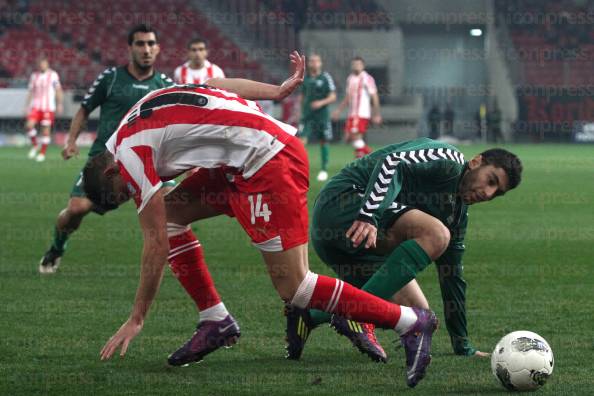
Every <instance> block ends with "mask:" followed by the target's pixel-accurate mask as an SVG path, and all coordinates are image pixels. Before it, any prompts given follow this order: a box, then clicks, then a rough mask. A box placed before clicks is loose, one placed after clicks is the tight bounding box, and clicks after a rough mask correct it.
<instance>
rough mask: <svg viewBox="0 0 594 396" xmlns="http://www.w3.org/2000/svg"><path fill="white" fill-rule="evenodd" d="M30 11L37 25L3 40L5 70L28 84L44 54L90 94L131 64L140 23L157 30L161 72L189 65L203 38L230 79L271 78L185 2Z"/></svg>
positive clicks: (68, 81)
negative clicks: (131, 43) (101, 77)
mask: <svg viewBox="0 0 594 396" xmlns="http://www.w3.org/2000/svg"><path fill="white" fill-rule="evenodd" d="M27 11H28V12H29V13H30V14H31V15H33V16H34V17H35V20H36V21H38V23H37V24H34V25H20V26H16V27H11V28H9V29H7V30H6V32H5V33H4V34H2V35H0V45H2V48H3V51H2V52H1V53H0V67H2V68H4V69H5V70H6V71H7V72H8V73H10V74H11V75H12V76H14V77H15V78H21V79H23V78H27V77H28V75H29V74H30V73H31V71H32V70H33V69H34V67H35V63H36V62H35V61H36V59H37V58H38V56H39V55H40V54H41V53H42V52H43V53H47V54H48V55H49V56H50V62H51V65H52V67H53V68H54V69H56V70H57V71H58V72H59V74H60V75H61V78H62V81H63V84H64V85H65V86H66V87H81V88H84V87H86V86H88V84H89V83H91V82H92V81H93V79H94V78H95V77H96V76H97V74H98V73H100V72H101V71H102V70H103V69H104V68H105V67H107V66H112V65H116V64H125V63H126V62H127V61H128V52H127V43H126V40H127V33H128V30H129V29H130V28H131V27H132V26H134V25H136V24H138V23H149V24H151V25H152V26H153V27H154V28H155V29H156V30H157V32H158V34H159V41H160V44H161V54H160V55H159V59H158V61H157V68H158V70H160V71H163V72H165V73H167V74H169V75H172V74H173V70H174V69H175V67H177V66H178V65H180V64H181V63H183V62H184V61H185V58H186V44H187V42H188V41H189V40H190V39H191V38H193V37H196V36H201V37H204V38H206V39H207V40H208V41H209V47H210V56H209V59H210V60H212V61H213V62H215V63H216V64H218V65H219V66H221V67H222V68H223V70H224V71H225V73H226V74H227V75H229V76H242V77H246V78H253V79H266V78H267V75H266V73H265V71H264V70H263V68H262V66H261V65H260V64H259V63H257V62H254V61H253V60H251V59H250V57H249V56H248V54H247V53H246V52H245V51H242V50H241V49H240V48H239V47H237V45H235V44H234V43H233V41H232V40H230V39H229V38H227V37H225V36H224V35H223V34H222V33H221V32H220V30H219V29H218V28H217V27H216V26H214V25H213V24H212V23H210V22H209V21H208V19H207V18H206V16H205V15H203V14H201V13H200V12H199V11H198V10H196V9H194V8H192V7H191V6H189V5H188V4H187V2H185V1H183V0H137V1H135V2H133V3H132V2H118V3H114V2H113V1H111V0H94V1H91V2H74V1H69V0H37V1H30V2H29V5H28V10H27Z"/></svg>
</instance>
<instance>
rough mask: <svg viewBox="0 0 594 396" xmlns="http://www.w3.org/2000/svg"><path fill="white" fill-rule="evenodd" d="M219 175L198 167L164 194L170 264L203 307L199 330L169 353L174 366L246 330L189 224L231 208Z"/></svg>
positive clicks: (195, 359) (230, 342)
mask: <svg viewBox="0 0 594 396" xmlns="http://www.w3.org/2000/svg"><path fill="white" fill-rule="evenodd" d="M220 177H222V175H221V174H220V172H218V171H211V170H208V169H199V170H197V171H195V172H193V173H192V175H191V176H189V177H187V178H186V179H185V180H184V181H183V182H182V183H181V184H179V185H178V186H176V187H175V188H174V189H173V190H172V191H171V192H169V193H168V194H167V195H166V196H165V207H166V210H167V233H168V236H169V249H170V252H169V256H168V261H169V266H170V268H171V270H172V272H173V273H174V274H175V276H176V278H177V279H178V281H179V282H180V284H181V285H182V287H183V288H184V289H185V290H186V292H187V293H188V295H189V296H190V297H191V298H192V300H193V301H194V303H195V304H196V307H197V308H198V310H199V312H200V319H199V322H198V326H197V328H196V332H195V333H194V335H193V336H192V337H191V338H190V339H189V340H188V341H187V342H186V343H185V344H184V345H183V346H182V347H181V348H179V349H178V350H177V351H175V352H173V353H172V354H171V355H170V356H169V358H168V362H169V364H171V365H174V366H181V365H186V364H189V363H192V362H198V361H200V360H202V359H203V358H204V357H205V356H206V355H207V354H209V353H211V352H214V351H215V350H217V349H218V348H220V347H221V346H231V345H233V344H234V343H235V342H236V341H237V339H238V338H239V336H240V334H241V333H240V329H239V325H238V324H237V322H236V321H235V319H234V318H233V316H231V315H230V314H229V312H228V311H227V308H226V307H225V304H224V303H223V302H222V301H221V298H220V296H219V294H218V292H217V290H216V288H215V285H214V282H213V280H212V277H211V275H210V272H209V270H208V266H207V264H206V260H205V258H204V251H203V248H202V245H201V244H200V242H199V241H198V239H197V238H196V235H195V234H194V232H193V231H192V229H191V228H190V226H189V224H191V223H192V222H194V221H197V220H201V219H206V218H210V217H214V216H218V215H220V214H223V213H225V212H226V209H225V206H226V205H225V203H224V202H222V201H220V199H221V198H224V197H225V195H224V194H223V191H222V186H223V183H222V180H221V179H220Z"/></svg>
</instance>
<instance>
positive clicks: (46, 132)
mask: <svg viewBox="0 0 594 396" xmlns="http://www.w3.org/2000/svg"><path fill="white" fill-rule="evenodd" d="M40 129H41V137H40V139H39V143H41V147H40V149H39V153H38V154H37V156H36V157H35V161H37V162H43V161H45V153H46V152H47V147H48V146H49V144H50V142H51V136H50V132H51V124H49V123H48V122H47V121H46V120H42V121H41V128H40Z"/></svg>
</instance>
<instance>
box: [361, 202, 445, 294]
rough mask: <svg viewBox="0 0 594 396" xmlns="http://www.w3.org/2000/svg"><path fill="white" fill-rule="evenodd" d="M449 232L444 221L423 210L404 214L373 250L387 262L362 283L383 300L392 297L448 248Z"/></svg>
mask: <svg viewBox="0 0 594 396" xmlns="http://www.w3.org/2000/svg"><path fill="white" fill-rule="evenodd" d="M449 242H450V232H449V230H448V228H447V227H446V226H445V225H443V223H442V222H441V221H439V220H438V219H436V218H435V217H433V216H430V215H428V214H426V213H424V212H421V211H420V210H416V209H412V210H409V211H407V212H406V213H404V214H402V215H401V216H400V217H399V218H398V219H397V220H396V221H395V222H394V224H392V226H391V227H390V228H389V229H388V230H387V231H386V233H385V235H383V236H382V237H380V238H379V239H378V243H377V248H376V249H375V250H374V251H372V253H375V254H378V255H385V257H386V259H385V261H384V264H383V265H382V266H381V267H380V268H379V269H378V271H377V272H376V273H374V274H373V276H372V277H371V278H370V279H369V280H368V281H367V282H366V283H365V285H363V290H366V291H368V292H370V293H372V294H374V295H376V296H378V297H381V298H383V299H390V298H391V297H392V296H393V295H394V294H395V293H396V292H397V291H398V290H400V289H402V288H403V287H404V286H405V285H406V284H408V283H409V282H410V281H411V280H413V279H415V278H416V276H417V274H418V273H419V272H421V271H423V270H424V269H425V268H426V267H427V266H428V265H429V264H430V263H431V262H432V261H433V260H435V259H437V258H438V257H439V256H441V255H442V254H443V252H444V251H445V250H446V249H447V247H448V244H449Z"/></svg>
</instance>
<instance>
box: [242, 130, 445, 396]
mask: <svg viewBox="0 0 594 396" xmlns="http://www.w3.org/2000/svg"><path fill="white" fill-rule="evenodd" d="M308 171H309V169H308V166H307V155H306V153H305V150H304V148H303V146H302V145H301V144H300V143H299V144H295V141H291V140H290V141H289V142H287V145H286V146H285V148H284V149H283V151H281V152H280V153H279V154H277V156H275V157H274V158H273V159H272V160H270V161H269V162H268V163H267V164H266V165H265V166H264V167H262V169H261V170H260V171H259V172H257V173H256V174H255V175H254V176H252V177H251V178H250V179H249V180H242V179H241V178H239V179H238V180H236V181H235V182H234V185H235V186H236V187H237V190H238V194H234V195H233V197H232V198H233V199H232V201H231V205H232V207H233V211H234V213H235V215H236V216H237V219H238V220H239V222H240V223H241V225H242V226H243V228H244V229H245V230H246V231H247V233H248V234H249V235H250V237H251V238H252V241H253V243H254V245H255V246H257V247H258V248H259V249H260V250H261V253H262V256H263V258H264V261H265V263H266V267H267V269H268V273H269V275H270V278H271V280H272V283H273V285H274V287H275V289H276V290H277V293H278V294H279V296H280V297H281V299H283V300H284V301H285V302H287V303H290V304H291V305H292V306H296V307H298V308H301V309H305V308H315V309H321V310H323V311H326V312H329V313H335V314H338V315H341V316H344V317H347V318H349V319H352V320H355V321H359V322H364V323H373V324H375V325H376V326H379V327H382V328H386V329H394V330H396V332H397V333H398V334H400V335H401V337H402V340H403V343H404V344H405V347H406V351H407V365H408V366H409V371H408V373H407V375H408V378H407V383H408V384H409V386H415V385H416V384H417V383H418V381H419V380H420V379H421V378H422V377H423V376H424V373H425V368H426V367H427V365H428V364H429V362H430V353H429V351H430V344H431V336H432V334H433V332H434V331H435V327H436V318H435V314H434V313H432V312H430V311H425V310H419V309H416V308H415V309H411V308H409V307H401V306H399V305H396V304H393V303H390V302H388V301H385V300H382V299H381V298H378V297H376V296H373V295H371V294H369V293H366V292H365V291H362V290H359V289H357V288H355V287H354V286H352V285H350V284H348V283H346V282H343V281H341V280H339V279H335V278H331V277H328V276H324V275H318V274H315V273H313V272H311V271H309V265H308V255H307V239H308V227H307V222H308V215H307V189H308V173H309V172H308ZM256 191H258V193H255V192H256ZM254 203H255V205H254ZM417 334H418V335H419V336H418V337H417ZM409 358H410V359H409Z"/></svg>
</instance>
